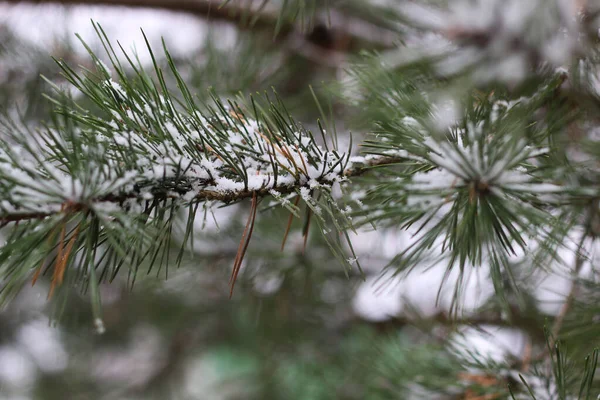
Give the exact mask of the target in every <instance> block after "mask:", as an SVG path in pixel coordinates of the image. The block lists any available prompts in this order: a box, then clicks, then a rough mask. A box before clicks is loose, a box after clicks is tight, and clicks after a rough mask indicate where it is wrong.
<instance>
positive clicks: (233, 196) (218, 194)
mask: <svg viewBox="0 0 600 400" xmlns="http://www.w3.org/2000/svg"><path fill="white" fill-rule="evenodd" d="M401 161H403V159H402V158H401V157H394V156H376V157H368V158H366V159H365V160H364V162H361V163H358V162H356V163H352V166H350V167H348V168H346V169H345V170H344V171H342V172H341V173H340V174H339V175H338V177H339V179H343V178H349V177H356V176H360V175H362V174H364V173H366V172H368V171H369V170H370V169H371V168H374V167H377V166H384V165H391V164H395V163H399V162H401ZM201 182H202V181H200V180H198V181H196V182H194V181H192V182H190V181H189V180H182V181H181V182H179V183H176V184H175V186H177V187H182V188H191V187H192V186H194V185H195V184H199V183H201ZM315 182H316V183H317V184H319V185H328V184H331V183H333V182H334V181H333V180H329V178H325V177H321V178H318V179H316V180H315ZM202 183H204V184H206V183H207V182H206V181H204V182H202ZM313 184H314V183H313ZM134 186H144V187H146V188H148V191H149V192H150V193H160V194H158V195H154V196H153V199H155V200H156V201H159V202H160V201H164V200H167V199H177V198H180V197H181V196H182V195H185V194H186V192H185V191H183V190H181V194H179V193H177V191H171V193H165V192H164V183H163V182H161V181H155V182H147V181H145V182H140V183H136V184H134ZM302 187H305V188H310V185H309V184H308V183H306V184H303V185H302V184H299V185H289V184H286V183H283V184H281V185H278V186H273V187H269V188H262V189H260V188H259V189H256V190H246V189H239V190H227V191H225V192H223V191H216V190H211V189H205V190H198V191H197V192H195V193H194V196H193V197H188V199H187V200H188V201H189V202H190V203H197V202H202V201H219V202H222V203H226V204H228V203H232V202H237V201H240V200H243V199H248V198H251V197H252V196H254V195H256V196H258V197H267V196H273V192H276V193H278V195H287V194H291V193H296V192H297V191H299V190H300V189H301V188H302ZM132 199H133V200H144V196H143V195H141V194H140V193H139V191H138V192H130V193H118V194H108V195H106V196H103V197H100V198H97V199H94V198H91V199H88V200H87V201H86V203H71V204H70V208H69V212H85V211H89V210H90V209H93V208H94V206H93V205H94V204H106V203H114V204H115V205H119V204H123V203H124V202H126V201H127V200H132ZM44 206H45V204H37V205H34V208H44ZM64 212H65V211H61V210H53V211H49V212H34V211H32V212H27V211H22V212H19V211H14V212H6V211H5V213H4V214H0V226H6V225H7V224H8V223H11V222H21V221H28V220H37V219H44V218H47V217H50V216H52V215H57V214H61V213H64Z"/></svg>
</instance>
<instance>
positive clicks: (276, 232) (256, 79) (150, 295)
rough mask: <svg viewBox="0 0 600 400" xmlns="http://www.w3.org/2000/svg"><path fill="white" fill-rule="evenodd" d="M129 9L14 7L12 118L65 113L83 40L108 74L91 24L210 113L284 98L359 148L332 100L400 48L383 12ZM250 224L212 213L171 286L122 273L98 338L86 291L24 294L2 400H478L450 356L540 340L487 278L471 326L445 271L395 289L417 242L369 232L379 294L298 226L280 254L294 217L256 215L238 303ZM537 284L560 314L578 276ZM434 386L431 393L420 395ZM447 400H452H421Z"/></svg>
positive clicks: (1, 49)
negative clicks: (374, 56)
mask: <svg viewBox="0 0 600 400" xmlns="http://www.w3.org/2000/svg"><path fill="white" fill-rule="evenodd" d="M118 3H119V1H117V0H113V1H97V2H95V1H71V0H69V1H64V2H60V1H54V2H47V1H30V2H22V3H19V2H14V1H10V2H1V1H0V107H2V109H3V110H6V111H8V112H9V113H11V114H12V115H18V116H22V117H23V119H24V120H25V121H26V123H27V124H30V125H32V126H35V125H36V124H40V123H43V121H44V120H45V119H48V117H49V113H50V111H51V104H50V102H49V101H47V100H46V98H44V97H43V94H44V93H49V92H50V87H49V85H48V84H47V83H45V81H44V80H43V79H42V78H41V76H42V75H43V76H45V77H47V78H48V79H50V80H52V81H53V82H55V83H57V84H58V85H63V84H64V82H63V80H62V79H61V77H60V76H59V75H58V70H59V69H58V67H57V66H56V64H55V63H54V61H53V60H52V58H51V57H55V58H58V59H64V60H66V61H67V62H68V63H69V64H70V65H71V66H74V67H75V66H78V65H81V66H83V67H86V66H90V65H91V60H90V59H89V57H88V55H87V53H86V51H85V48H84V47H83V46H82V45H81V43H80V42H79V40H78V39H77V38H76V36H75V35H74V34H75V33H78V34H79V35H80V36H81V37H82V38H83V39H84V40H85V41H86V43H88V45H90V47H91V48H92V49H94V50H96V51H98V54H99V55H101V57H102V49H101V48H100V42H99V41H98V40H97V37H96V34H95V32H94V29H93V26H92V24H91V22H90V20H94V21H96V22H98V23H100V24H101V26H102V27H103V28H104V29H105V31H106V33H107V35H108V37H109V38H110V39H111V40H113V41H114V42H116V41H119V43H120V44H121V45H122V46H123V48H124V49H126V50H131V52H135V53H136V54H137V55H138V56H139V58H140V61H141V62H142V63H146V64H147V63H150V62H151V59H150V56H149V54H148V51H147V49H146V44H145V42H144V38H143V36H142V34H141V32H140V28H142V29H143V31H144V32H145V34H146V35H147V37H148V39H149V42H150V44H151V45H152V47H153V48H154V49H155V50H156V54H157V56H158V57H159V59H158V62H159V63H162V64H165V63H166V61H165V59H164V57H162V52H161V51H160V50H161V48H162V44H161V38H164V40H165V42H166V45H167V47H168V49H169V50H170V51H171V53H172V55H173V56H174V58H175V60H176V62H177V64H178V68H179V69H180V71H181V72H182V74H183V76H184V78H185V80H186V82H188V83H189V85H190V87H192V88H193V89H194V91H195V94H197V95H198V96H199V97H201V98H208V91H207V90H208V89H209V88H211V87H213V88H215V90H216V91H217V93H219V95H223V96H227V95H234V94H236V93H237V92H239V91H241V92H243V93H252V92H256V91H263V90H266V89H270V88H271V87H274V88H275V89H276V90H277V92H278V93H279V94H280V95H281V96H282V98H283V99H284V101H285V103H286V106H287V107H288V109H289V110H290V112H291V114H292V115H294V116H296V117H297V118H299V119H300V120H301V121H302V122H303V123H304V124H305V125H307V126H308V127H313V128H314V123H315V121H316V120H317V118H319V116H320V114H319V109H318V107H317V106H316V104H315V101H314V99H313V92H314V93H315V94H316V95H317V96H318V97H319V99H320V100H321V102H322V104H323V107H326V108H327V109H328V110H329V111H328V113H330V115H331V116H332V120H335V121H336V128H337V130H338V132H340V134H341V135H345V134H346V133H347V132H350V131H352V133H353V135H354V142H355V143H357V142H359V140H360V138H361V135H363V134H364V133H365V132H366V130H368V128H369V127H368V126H366V124H365V123H364V121H361V120H360V118H355V117H354V115H355V111H356V110H355V109H354V108H353V107H352V106H351V105H349V104H348V103H345V102H342V101H340V100H339V96H337V94H338V93H335V92H336V90H338V91H339V90H340V88H342V89H343V88H344V85H345V82H346V80H347V73H346V69H347V67H348V66H349V63H350V62H352V61H353V60H355V59H357V57H359V54H360V53H361V51H363V50H369V51H380V52H384V53H385V52H389V51H392V50H393V51H395V50H397V49H398V48H401V47H402V43H403V42H402V40H401V39H402V38H401V34H400V30H399V29H397V25H395V24H394V23H393V14H392V13H386V12H382V10H383V11H385V4H384V3H385V2H383V1H376V0H373V1H367V0H357V1H333V0H332V1H329V2H325V1H323V2H319V1H308V0H307V1H305V2H304V3H305V7H304V8H303V9H302V10H303V11H301V12H303V13H305V14H306V16H303V15H302V14H301V15H300V17H299V18H296V20H295V22H294V23H292V22H290V19H286V17H285V15H283V18H279V17H280V15H279V13H280V11H279V9H280V8H281V7H282V5H283V4H285V3H287V1H283V0H282V1H281V2H277V1H272V2H268V4H267V6H266V7H265V8H263V9H259V8H258V7H257V5H258V3H262V2H259V1H256V2H254V3H253V2H252V1H249V2H245V1H239V2H238V1H231V2H229V3H228V4H226V5H225V6H224V7H223V8H219V7H218V5H219V4H220V3H221V2H220V1H208V0H195V1H193V0H188V1H183V0H162V1H160V0H148V1H143V0H124V1H122V3H126V4H127V5H128V6H119V5H116V4H118ZM326 3H328V6H329V7H328V8H327V9H326V7H325V5H326ZM252 4H254V5H252ZM248 5H250V9H249V10H250V11H248V9H246V11H243V10H242V9H243V8H244V7H245V6H248ZM236 7H237V8H236ZM252 10H255V11H256V10H258V11H256V12H252ZM309 16H310V18H309ZM276 32H277V35H275V33H276ZM161 57H162V58H161ZM311 87H312V91H311V89H310V88H311ZM73 95H74V96H75V97H77V93H73ZM82 101H83V100H82ZM346 140H347V139H346ZM341 147H344V146H343V145H342V146H341ZM247 211H248V204H240V205H234V206H231V207H227V208H219V205H218V204H207V205H206V207H205V210H204V212H200V213H198V215H199V216H198V218H197V221H196V222H195V226H196V230H195V232H196V233H195V236H194V239H193V240H194V249H193V251H192V250H190V251H188V253H187V254H186V256H185V258H184V261H183V263H182V265H181V267H179V268H171V269H169V270H168V279H165V278H166V275H167V271H165V270H162V271H158V273H157V271H152V274H151V275H150V276H143V274H140V276H139V277H138V280H137V281H136V284H135V285H134V286H133V288H131V287H130V282H128V281H127V276H126V275H125V274H123V276H120V277H118V278H117V279H116V280H115V281H114V282H113V283H112V284H110V285H104V286H102V302H103V304H102V306H103V319H104V325H105V332H104V333H102V334H101V333H100V332H98V331H97V329H96V328H95V327H94V323H93V318H92V316H91V312H90V303H89V299H88V296H87V295H82V294H80V293H79V292H78V291H77V290H75V289H74V290H73V292H72V294H71V296H70V297H69V299H68V301H67V302H65V303H64V304H59V305H56V304H53V305H51V304H49V303H48V302H47V300H46V298H47V294H48V289H49V282H48V281H47V280H46V281H45V280H44V279H40V280H39V281H38V282H37V284H36V285H35V286H33V287H27V288H25V289H24V290H23V291H22V292H21V293H20V295H19V296H18V297H17V298H16V299H15V300H14V301H12V302H11V303H10V304H9V305H8V306H7V307H5V308H4V309H2V311H1V313H0V398H1V399H14V400H17V399H18V400H25V399H150V398H157V399H396V398H397V399H404V398H415V399H417V398H425V399H431V398H457V399H458V398H465V399H466V398H469V397H466V395H464V393H463V392H462V391H461V390H462V389H460V388H457V387H456V385H455V384H454V382H455V381H456V374H457V373H458V371H460V370H461V368H463V367H462V366H461V365H460V364H459V363H458V362H457V360H456V359H455V357H454V356H453V353H452V352H449V351H448V348H449V347H448V346H447V344H448V341H449V340H452V343H453V346H458V347H459V348H460V347H461V346H462V347H463V348H468V349H470V350H472V351H478V352H481V353H482V354H485V355H486V356H489V357H491V358H493V359H498V360H502V359H505V358H506V357H507V356H511V355H513V356H517V355H520V354H521V353H522V352H523V351H524V349H525V348H526V347H527V345H528V344H527V341H528V339H527V335H526V333H525V332H526V331H527V327H528V326H530V327H534V328H536V329H537V328H539V326H540V323H539V320H537V319H534V320H533V321H524V322H523V323H522V329H513V328H510V329H509V328H506V327H504V326H503V325H504V324H503V323H502V322H501V319H500V318H498V317H497V314H496V313H495V311H493V307H490V310H492V311H490V312H487V311H486V306H487V305H489V304H490V302H491V296H492V294H493V287H492V285H491V282H490V280H489V277H488V271H487V270H486V269H485V267H482V268H480V269H476V270H474V272H473V273H472V274H471V276H469V277H468V282H467V284H466V288H467V290H466V291H465V295H464V305H463V306H464V314H463V315H464V316H465V317H464V318H465V323H464V324H457V323H456V322H452V323H449V321H448V320H447V313H448V309H449V307H450V302H451V298H452V289H453V288H452V284H451V282H452V279H450V284H448V285H446V286H445V287H444V288H443V289H442V292H441V295H440V296H439V301H436V299H437V296H438V289H439V286H440V284H441V282H442V278H443V275H444V272H445V265H439V266H433V267H432V268H429V269H427V270H426V271H418V272H417V273H414V274H411V275H410V276H409V277H408V278H406V279H399V278H393V277H390V276H387V277H386V276H384V277H382V276H381V271H382V269H383V267H384V266H385V265H386V264H387V263H388V262H389V261H390V260H391V259H392V258H393V257H394V256H395V255H396V254H398V252H399V251H401V249H403V248H404V247H405V246H406V245H407V244H408V243H410V240H411V235H410V234H409V233H405V232H401V231H399V230H396V229H384V230H379V231H374V230H368V229H363V230H361V231H360V232H359V235H357V236H353V237H352V240H353V244H354V246H355V250H356V252H357V255H358V257H359V258H360V260H361V263H362V266H363V268H365V277H362V276H361V275H359V274H358V273H356V274H355V275H352V274H351V275H350V276H346V273H345V271H343V269H342V268H341V267H340V266H339V265H338V264H337V263H336V262H335V260H334V257H333V256H332V255H331V253H330V251H329V249H328V248H327V246H326V244H325V243H324V242H323V241H322V240H321V239H320V236H319V235H318V234H315V232H313V234H311V235H310V236H309V238H308V243H307V246H306V250H304V243H303V241H304V238H303V237H302V226H300V225H301V224H300V222H299V221H294V223H293V225H292V230H291V232H290V234H289V237H288V240H287V244H286V247H285V249H284V250H283V251H281V250H280V247H281V242H282V238H283V235H284V232H285V229H286V226H287V222H288V217H289V214H288V213H287V212H286V211H285V209H283V208H281V207H277V208H273V209H269V210H266V211H264V212H263V213H262V214H263V215H260V214H259V215H258V218H257V226H256V231H255V233H254V236H253V239H252V242H251V244H250V247H249V249H248V253H247V254H246V257H245V261H244V264H243V266H242V273H241V274H240V278H239V280H238V283H237V286H236V290H235V292H234V295H233V297H232V298H231V299H229V290H228V280H229V275H230V273H231V267H232V265H233V260H234V258H235V255H236V253H237V246H238V243H239V240H240V238H241V235H242V231H243V228H244V224H245V221H246V218H247ZM184 219H185V216H182V221H183V220H184ZM181 233H182V232H180V233H177V232H176V233H175V235H176V238H175V242H177V239H178V238H179V240H181V239H180V238H181ZM0 234H1V232H0ZM177 235H179V236H177ZM173 253H174V254H177V252H173ZM565 257H569V255H565ZM567 264H569V263H567ZM536 279H537V280H536V285H532V292H531V293H532V298H533V299H534V300H535V301H537V302H538V303H539V304H538V305H539V307H541V309H542V310H543V311H544V313H545V314H546V315H549V316H552V315H555V314H556V313H557V311H558V310H559V309H560V306H561V300H562V299H563V298H564V295H565V294H566V293H567V292H568V290H569V287H570V286H569V285H570V284H569V280H568V277H566V276H565V277H564V278H562V277H561V275H560V274H558V275H552V276H551V278H550V277H537V278H536ZM533 288H535V289H533ZM474 310H477V314H475V312H474ZM482 310H483V311H482ZM469 318H471V319H470V320H469ZM434 374H435V375H436V376H437V378H436V381H435V382H428V383H427V385H420V384H419V382H422V381H423V380H424V376H428V375H434ZM436 386H438V387H439V388H440V391H439V392H438V393H441V392H447V393H446V394H447V396H448V397H440V396H441V395H439V394H437V395H433V394H432V393H431V392H427V391H425V392H423V390H425V389H423V388H424V387H432V388H433V387H436ZM461 393H462V394H461ZM452 396H455V397H452ZM461 396H462V397H461ZM474 398H475V397H473V399H474Z"/></svg>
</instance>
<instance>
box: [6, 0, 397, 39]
mask: <svg viewBox="0 0 600 400" xmlns="http://www.w3.org/2000/svg"><path fill="white" fill-rule="evenodd" d="M5 2H7V3H31V4H47V3H49V4H61V5H105V6H125V7H136V8H137V7H143V8H156V9H163V10H169V11H175V12H185V13H190V14H193V15H198V16H201V17H203V18H206V19H207V21H223V22H229V23H233V24H235V25H236V26H238V27H239V28H241V29H256V30H267V31H269V30H270V31H276V32H277V34H278V36H280V37H285V36H288V35H292V34H293V36H296V37H300V36H303V35H302V31H303V27H302V26H301V24H297V23H295V21H294V20H293V19H287V18H284V17H283V16H282V10H279V9H278V8H277V7H274V6H271V4H267V5H266V6H265V5H261V6H260V7H254V6H253V5H252V4H250V5H248V3H247V2H244V1H240V0H231V1H228V2H227V3H226V4H225V5H224V2H223V1H222V0H5ZM257 3H258V2H257ZM261 3H262V2H261ZM291 6H292V5H291V4H288V5H287V7H288V8H289V7H291ZM326 14H327V15H326V17H324V16H322V15H320V16H319V19H325V20H326V21H327V23H328V24H329V23H330V24H331V25H330V26H329V29H331V30H333V31H334V32H335V33H336V35H339V36H340V37H344V38H347V39H348V40H349V41H350V42H351V43H352V46H351V47H350V48H351V49H353V50H360V49H363V48H371V49H373V48H375V49H376V48H391V47H393V45H394V41H395V40H396V35H395V33H394V32H392V31H391V30H390V29H386V28H382V27H380V26H377V25H376V24H373V23H370V22H368V21H365V20H362V19H359V18H356V17H352V16H350V15H347V14H344V13H343V12H340V11H337V10H335V9H331V8H329V9H328V10H327V12H326ZM302 50H303V51H310V48H305V47H302Z"/></svg>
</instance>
